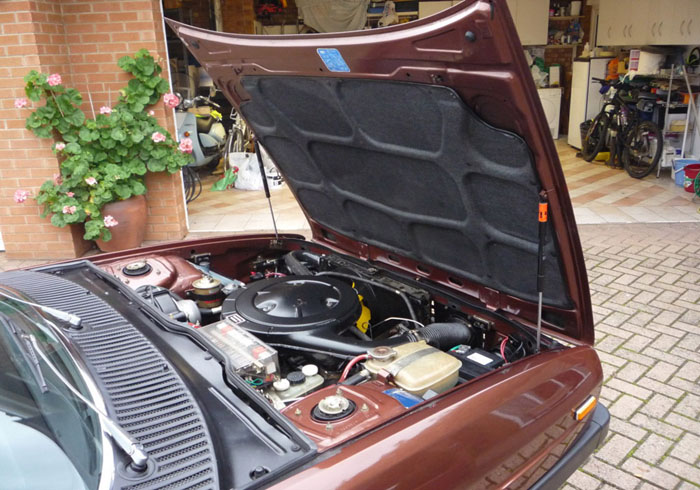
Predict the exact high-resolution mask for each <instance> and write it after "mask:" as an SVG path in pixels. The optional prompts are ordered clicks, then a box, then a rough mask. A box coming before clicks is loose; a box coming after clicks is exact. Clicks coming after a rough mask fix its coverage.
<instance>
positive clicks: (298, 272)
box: [284, 252, 312, 276]
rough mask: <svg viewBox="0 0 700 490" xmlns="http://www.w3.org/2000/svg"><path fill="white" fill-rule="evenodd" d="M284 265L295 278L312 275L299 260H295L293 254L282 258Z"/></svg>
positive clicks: (290, 253)
mask: <svg viewBox="0 0 700 490" xmlns="http://www.w3.org/2000/svg"><path fill="white" fill-rule="evenodd" d="M284 265H286V266H287V269H289V272H291V273H292V274H294V275H295V276H310V275H312V273H311V270H309V268H308V267H306V266H305V265H304V264H302V262H301V260H299V259H297V258H296V256H295V255H294V252H289V253H288V254H287V255H285V256H284Z"/></svg>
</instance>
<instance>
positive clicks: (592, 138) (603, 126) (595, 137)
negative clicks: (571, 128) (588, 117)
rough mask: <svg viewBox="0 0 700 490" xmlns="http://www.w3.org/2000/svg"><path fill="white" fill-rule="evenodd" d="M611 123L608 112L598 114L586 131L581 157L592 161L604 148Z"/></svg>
mask: <svg viewBox="0 0 700 490" xmlns="http://www.w3.org/2000/svg"><path fill="white" fill-rule="evenodd" d="M609 125H610V117H609V116H608V114H607V113H606V112H601V113H600V114H598V115H597V116H596V117H595V118H594V119H593V122H592V123H591V127H590V128H588V131H586V137H585V138H584V140H583V141H582V142H581V157H582V158H583V159H584V160H586V161H587V162H590V161H591V160H593V159H594V158H595V156H596V155H597V154H598V153H599V152H600V150H602V149H603V144H604V143H605V135H606V134H607V132H608V126H609Z"/></svg>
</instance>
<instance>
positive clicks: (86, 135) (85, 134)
mask: <svg viewBox="0 0 700 490" xmlns="http://www.w3.org/2000/svg"><path fill="white" fill-rule="evenodd" d="M78 136H79V137H80V140H81V141H85V142H90V141H94V140H96V139H97V137H98V136H99V133H98V132H97V131H90V130H89V129H88V128H86V127H82V128H80V132H79V133H78Z"/></svg>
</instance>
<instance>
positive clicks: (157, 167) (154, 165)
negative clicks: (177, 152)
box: [147, 160, 165, 172]
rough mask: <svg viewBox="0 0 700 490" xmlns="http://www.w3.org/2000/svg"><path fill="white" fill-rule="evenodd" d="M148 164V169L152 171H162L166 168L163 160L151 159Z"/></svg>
mask: <svg viewBox="0 0 700 490" xmlns="http://www.w3.org/2000/svg"><path fill="white" fill-rule="evenodd" d="M147 165H148V170H149V171H151V172H162V171H163V170H165V162H164V161H163V160H150V161H149V162H148V164H147Z"/></svg>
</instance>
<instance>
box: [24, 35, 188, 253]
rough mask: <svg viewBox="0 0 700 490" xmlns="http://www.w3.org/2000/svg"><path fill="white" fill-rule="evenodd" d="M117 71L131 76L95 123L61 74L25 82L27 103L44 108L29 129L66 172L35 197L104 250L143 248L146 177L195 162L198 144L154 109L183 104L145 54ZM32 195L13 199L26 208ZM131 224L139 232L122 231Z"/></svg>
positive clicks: (59, 222)
mask: <svg viewBox="0 0 700 490" xmlns="http://www.w3.org/2000/svg"><path fill="white" fill-rule="evenodd" d="M118 65H119V67H120V68H122V69H123V70H124V71H126V72H128V73H130V74H132V75H133V78H132V79H131V80H129V83H128V84H127V86H126V87H124V89H123V90H121V91H120V96H119V99H118V102H117V104H116V105H115V106H114V107H107V106H104V107H101V108H100V109H99V111H97V113H96V111H95V109H94V107H93V108H92V115H93V117H92V118H90V117H87V116H86V115H85V112H83V110H82V109H81V104H82V102H83V97H82V95H81V94H80V93H79V92H78V91H77V90H75V89H74V88H67V87H65V86H64V85H63V84H62V80H61V77H60V75H59V74H52V75H48V76H47V75H46V74H44V73H38V72H36V71H34V70H32V71H31V72H30V73H29V74H28V75H27V76H26V77H25V82H26V86H25V92H26V94H27V97H28V98H29V100H31V101H34V102H40V101H42V100H43V101H44V102H45V104H44V105H42V106H39V107H37V108H36V109H34V110H33V112H32V113H31V114H30V115H29V117H28V118H27V122H26V127H27V129H29V130H31V131H32V132H33V133H34V134H35V135H36V136H38V137H40V138H53V139H54V140H55V144H54V146H53V151H54V152H55V153H56V154H57V155H58V156H59V159H60V174H58V175H56V176H55V178H54V179H53V180H47V181H46V182H44V184H43V185H42V186H41V188H40V189H39V191H38V193H37V194H36V196H35V198H36V200H37V202H38V203H39V204H41V205H43V208H44V209H43V214H42V215H43V216H48V215H50V216H51V223H52V224H53V225H55V226H59V227H64V226H67V225H70V224H75V223H84V226H85V234H84V238H85V239H86V240H96V241H97V242H98V245H99V246H100V248H101V249H102V250H115V249H121V248H128V247H135V246H138V245H140V243H141V241H142V240H143V235H144V231H145V219H146V214H147V213H146V207H145V206H146V202H145V199H144V197H143V195H144V194H145V192H146V185H145V183H144V176H145V175H146V173H147V172H163V171H167V172H169V173H171V174H172V173H175V172H177V171H179V170H180V169H181V168H182V167H183V166H185V165H187V164H188V163H189V162H190V161H191V159H192V157H191V155H190V154H189V153H191V152H192V141H191V140H189V138H186V139H183V140H182V141H181V142H180V143H179V144H178V143H177V142H176V141H175V140H174V139H173V138H172V137H171V135H170V133H169V132H168V131H166V130H165V129H164V128H162V127H161V126H160V125H159V124H158V121H157V120H156V118H155V117H154V115H153V111H149V110H148V107H149V106H151V105H153V104H155V103H156V102H158V101H159V100H160V99H161V97H163V101H164V103H165V104H166V106H168V107H170V108H172V107H175V106H176V105H177V104H178V103H179V100H178V98H177V96H176V95H174V94H170V93H167V92H168V90H169V84H168V82H167V80H165V79H164V78H162V77H161V76H160V73H161V70H162V68H161V67H160V66H159V65H158V63H156V61H155V60H154V59H153V57H152V56H151V55H150V54H149V53H148V51H147V50H145V49H142V50H140V51H138V52H137V53H136V54H135V55H134V56H133V57H132V56H125V57H123V58H121V59H120V60H119V62H118ZM28 104H29V102H28V100H27V99H17V100H16V101H15V106H16V107H26V106H27V105H28ZM29 194H30V193H29V192H28V191H26V190H18V191H17V192H16V193H15V200H16V201H17V202H22V201H24V200H26V199H27V197H28V196H29ZM134 207H135V209H132V208H134ZM110 208H112V209H110ZM122 208H125V209H126V211H124V210H123V209H122ZM120 211H122V212H125V213H126V214H124V215H123V216H124V218H122V220H121V221H122V223H120V219H119V217H117V216H116V213H119V212H120ZM127 222H128V223H130V224H131V225H133V226H134V227H136V228H138V229H127V230H122V229H120V228H121V227H123V226H125V225H126V224H127ZM112 238H114V240H113V243H112V244H109V243H108V242H110V240H112Z"/></svg>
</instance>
